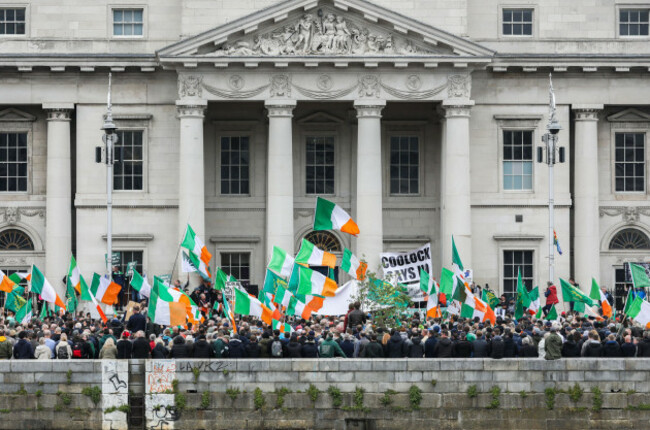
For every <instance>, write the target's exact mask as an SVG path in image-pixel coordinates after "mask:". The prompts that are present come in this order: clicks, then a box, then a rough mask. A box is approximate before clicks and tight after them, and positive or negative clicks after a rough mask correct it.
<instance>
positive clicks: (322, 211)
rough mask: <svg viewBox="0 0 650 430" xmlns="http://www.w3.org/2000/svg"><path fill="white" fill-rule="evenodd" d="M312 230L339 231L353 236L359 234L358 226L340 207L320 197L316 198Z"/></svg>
mask: <svg viewBox="0 0 650 430" xmlns="http://www.w3.org/2000/svg"><path fill="white" fill-rule="evenodd" d="M314 230H340V231H342V232H344V233H348V234H351V235H354V236H356V235H357V234H359V226H357V224H356V223H355V222H354V221H353V220H352V218H351V217H350V215H349V214H348V213H347V212H346V211H344V210H343V209H342V208H341V206H339V205H337V204H335V203H332V202H330V201H328V200H325V199H323V198H320V197H317V198H316V213H315V215H314Z"/></svg>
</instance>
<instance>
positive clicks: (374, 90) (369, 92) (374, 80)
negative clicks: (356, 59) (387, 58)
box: [359, 75, 380, 98]
mask: <svg viewBox="0 0 650 430" xmlns="http://www.w3.org/2000/svg"><path fill="white" fill-rule="evenodd" d="M379 91H380V90H379V77H377V76H376V75H363V76H360V77H359V97H361V98H376V97H379Z"/></svg>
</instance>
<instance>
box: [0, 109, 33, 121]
mask: <svg viewBox="0 0 650 430" xmlns="http://www.w3.org/2000/svg"><path fill="white" fill-rule="evenodd" d="M34 121H36V117H35V116H34V115H31V114H28V113H27V112H23V111H21V110H18V109H15V108H8V109H4V110H2V111H0V122H34Z"/></svg>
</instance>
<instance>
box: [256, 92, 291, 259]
mask: <svg viewBox="0 0 650 430" xmlns="http://www.w3.org/2000/svg"><path fill="white" fill-rule="evenodd" d="M264 106H266V109H267V111H268V115H269V141H268V165H267V166H266V250H267V259H269V258H270V257H271V254H272V252H273V246H279V247H280V248H282V249H284V250H285V251H287V252H288V253H290V254H293V243H294V240H293V239H294V237H293V234H294V232H293V134H292V124H291V122H292V118H293V109H294V108H295V107H296V101H295V100H293V99H270V100H266V102H265V103H264Z"/></svg>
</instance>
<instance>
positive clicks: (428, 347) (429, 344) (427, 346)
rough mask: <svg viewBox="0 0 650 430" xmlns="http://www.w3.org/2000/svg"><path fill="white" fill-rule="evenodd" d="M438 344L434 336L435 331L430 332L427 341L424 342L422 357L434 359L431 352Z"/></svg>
mask: <svg viewBox="0 0 650 430" xmlns="http://www.w3.org/2000/svg"><path fill="white" fill-rule="evenodd" d="M437 343H438V337H437V336H436V334H435V331H432V332H431V334H430V335H429V337H428V338H427V340H426V341H425V342H424V357H425V358H433V357H435V355H434V353H433V351H434V350H435V349H436V344H437Z"/></svg>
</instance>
